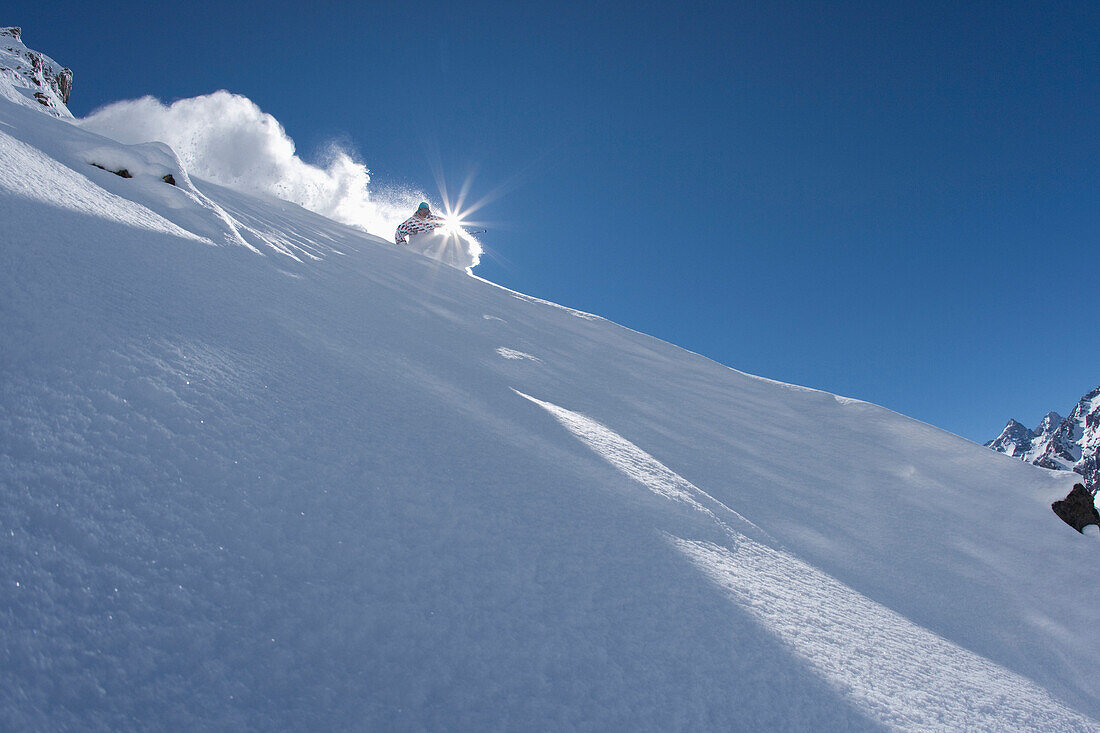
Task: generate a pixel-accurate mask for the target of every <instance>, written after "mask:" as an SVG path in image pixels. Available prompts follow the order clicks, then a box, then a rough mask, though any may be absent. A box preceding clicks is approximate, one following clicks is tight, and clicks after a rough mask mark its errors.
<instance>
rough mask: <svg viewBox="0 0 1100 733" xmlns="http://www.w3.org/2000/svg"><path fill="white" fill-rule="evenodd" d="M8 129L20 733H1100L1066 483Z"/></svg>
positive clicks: (0, 356) (160, 163)
mask: <svg viewBox="0 0 1100 733" xmlns="http://www.w3.org/2000/svg"><path fill="white" fill-rule="evenodd" d="M21 105H22V103H20V104H15V103H12V102H11V101H9V99H8V98H7V97H5V98H2V99H0V639H3V643H2V644H0V730H81V731H84V730H92V731H97V730H487V729H493V730H501V729H507V730H632V731H633V730H638V731H646V730H662V731H663V730H859V731H863V730H867V731H871V730H874V731H878V730H883V729H897V730H1026V729H1033V730H1058V731H1098V730H1100V723H1098V722H1097V719H1098V718H1100V678H1098V677H1097V675H1096V674H1095V664H1096V660H1097V659H1098V658H1100V637H1098V635H1096V634H1092V633H1087V631H1088V630H1092V629H1095V628H1097V627H1098V626H1100V587H1098V586H1097V584H1095V583H1089V582H1082V575H1081V570H1080V569H1081V568H1083V567H1087V566H1088V564H1089V563H1091V562H1093V560H1094V558H1095V543H1094V542H1091V541H1089V540H1086V539H1083V538H1082V537H1080V536H1079V535H1076V534H1074V533H1072V532H1057V531H1052V529H1053V528H1054V527H1055V526H1058V527H1061V526H1062V525H1061V523H1060V521H1059V520H1058V519H1057V518H1056V517H1055V516H1054V515H1053V514H1052V513H1051V511H1050V510H1049V508H1048V504H1049V502H1050V501H1052V500H1053V499H1055V498H1060V497H1062V496H1064V495H1065V494H1066V493H1067V491H1068V490H1069V488H1070V484H1071V483H1072V480H1071V476H1069V475H1066V474H1063V473H1056V472H1050V471H1044V470H1041V469H1039V468H1036V467H1034V466H1031V465H1028V464H1026V463H1023V462H1020V461H1008V460H1004V459H1003V458H1002V457H1001V456H997V455H995V454H994V453H993V452H991V451H989V450H987V449H985V448H982V447H981V446H977V445H974V444H973V443H971V442H970V441H967V440H963V439H962V438H959V437H957V436H954V435H950V434H948V433H946V432H944V431H941V430H938V429H936V428H934V427H932V426H929V425H927V424H924V423H921V422H918V421H915V420H912V419H909V418H906V417H904V416H902V415H898V414H897V413H894V412H891V411H890V410H886V409H884V408H881V407H877V406H875V405H871V404H868V403H866V402H862V401H859V400H853V399H848V398H843V397H838V396H835V395H831V394H827V393H824V392H820V391H817V390H813V389H809V388H805V387H796V386H793V385H787V384H782V383H778V382H775V381H772V380H769V379H764V378H759V377H754V376H752V375H748V374H745V373H742V372H738V371H736V370H733V369H730V368H727V367H725V366H722V365H720V364H717V363H715V362H713V361H710V360H708V359H706V358H703V357H701V356H699V355H696V354H692V353H689V352H686V351H684V350H682V349H679V348H677V347H675V346H673V345H671V344H668V343H665V342H662V341H659V340H657V339H654V338H651V337H648V336H646V335H644V334H640V333H637V332H634V331H631V330H629V329H625V328H622V327H620V326H618V325H616V324H614V323H611V322H609V321H607V320H604V319H602V318H599V317H596V316H593V315H590V314H586V313H581V312H579V311H576V310H573V309H570V308H566V307H562V306H558V305H555V304H552V303H547V302H545V301H541V300H538V299H535V298H531V297H529V296H525V295H522V294H519V293H515V292H513V291H510V290H507V289H505V288H501V287H498V286H495V285H493V284H491V283H488V282H485V281H483V280H480V279H478V278H474V277H469V276H468V275H466V274H464V273H462V272H460V271H459V270H456V269H453V268H451V267H446V266H442V265H440V263H439V262H437V261H435V260H431V259H428V258H425V257H421V256H419V255H418V254H417V253H414V252H410V251H408V250H406V249H404V248H400V249H399V248H396V247H394V246H392V244H390V243H388V242H386V241H382V240H380V239H377V238H373V237H370V236H369V235H366V234H364V233H363V232H362V231H361V230H358V229H355V228H352V227H350V226H345V225H341V224H338V223H336V222H334V221H332V220H330V219H326V218H324V217H322V216H320V215H317V214H315V213H311V212H309V211H306V210H305V209H303V208H300V207H298V206H295V205H293V204H289V203H286V202H285V201H280V200H278V199H275V198H272V197H267V196H260V197H257V196H254V195H249V194H245V193H242V192H240V191H238V190H234V189H231V188H226V187H222V186H217V185H213V184H210V183H209V182H207V181H204V180H201V179H199V178H191V177H189V176H187V171H186V170H184V167H183V166H181V165H179V164H178V157H177V156H175V154H174V153H173V152H172V151H171V149H170V148H167V147H162V146H155V145H153V146H149V145H133V146H128V145H122V144H120V143H117V142H112V141H111V140H108V139H106V138H104V137H100V136H98V135H96V134H94V133H92V132H91V131H89V130H86V129H81V128H79V127H77V126H74V125H71V124H69V123H68V122H65V121H63V120H59V119H53V118H51V117H49V116H47V115H43V114H40V113H39V112H36V111H33V110H30V109H27V108H26V107H25V106H21ZM99 166H102V168H101V167H99ZM123 169H125V170H126V171H127V172H128V173H129V174H130V175H131V176H132V177H131V178H123V177H121V176H120V175H116V173H114V172H112V171H121V170H123ZM165 171H169V172H170V173H171V174H172V175H173V176H174V177H175V179H176V182H177V185H175V186H173V185H170V184H168V183H166V182H165V181H164V180H163V175H167V174H166V173H165ZM234 232H235V233H236V235H234ZM214 245H216V246H214ZM1089 414H1091V412H1090V413H1089ZM1085 422H1086V425H1088V424H1092V423H1089V421H1088V419H1087V418H1086V421H1085ZM975 518H978V519H977V520H976V519H975ZM1082 630H1084V632H1086V633H1083V631H1082Z"/></svg>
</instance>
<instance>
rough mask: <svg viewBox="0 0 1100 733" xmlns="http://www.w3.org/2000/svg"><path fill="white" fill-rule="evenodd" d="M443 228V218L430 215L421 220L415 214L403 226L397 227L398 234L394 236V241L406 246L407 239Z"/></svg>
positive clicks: (402, 223)
mask: <svg viewBox="0 0 1100 733" xmlns="http://www.w3.org/2000/svg"><path fill="white" fill-rule="evenodd" d="M441 226H443V217H441V216H436V215H435V214H428V215H427V216H425V217H423V218H421V217H419V216H417V215H416V214H413V215H412V216H410V217H409V218H408V219H406V220H405V221H403V222H401V226H399V227H397V233H396V234H395V235H394V237H393V241H394V242H396V243H397V244H404V240H405V237H411V236H412V235H414V234H420V233H421V232H430V231H432V230H433V229H436V228H438V227H441Z"/></svg>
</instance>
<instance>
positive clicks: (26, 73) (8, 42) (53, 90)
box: [0, 26, 73, 119]
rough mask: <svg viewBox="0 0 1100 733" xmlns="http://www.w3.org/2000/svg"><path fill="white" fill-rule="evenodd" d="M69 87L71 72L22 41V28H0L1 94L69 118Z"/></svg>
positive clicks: (20, 102) (71, 77) (70, 116)
mask: <svg viewBox="0 0 1100 733" xmlns="http://www.w3.org/2000/svg"><path fill="white" fill-rule="evenodd" d="M72 87H73V72H72V71H71V70H70V69H67V68H65V67H63V66H61V65H60V64H59V63H57V62H56V61H54V60H53V59H51V58H50V57H49V56H46V55H45V54H43V53H40V52H38V51H32V50H30V49H29V48H27V47H26V46H25V45H23V33H22V29H21V28H18V27H15V26H10V27H6V28H0V96H3V97H5V98H7V99H10V100H11V101H13V102H18V103H19V104H23V105H26V106H28V107H34V108H36V109H40V110H43V111H45V112H47V113H48V114H52V115H54V116H55V117H61V118H66V119H72V116H73V115H72V113H71V112H69V108H68V107H67V106H66V105H67V104H68V102H69V93H70V92H71V91H72Z"/></svg>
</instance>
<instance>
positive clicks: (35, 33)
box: [0, 1, 1100, 440]
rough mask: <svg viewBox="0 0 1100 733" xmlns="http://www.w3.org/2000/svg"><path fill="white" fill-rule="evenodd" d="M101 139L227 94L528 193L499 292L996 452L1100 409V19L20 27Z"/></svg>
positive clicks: (311, 139)
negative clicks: (1051, 420)
mask: <svg viewBox="0 0 1100 733" xmlns="http://www.w3.org/2000/svg"><path fill="white" fill-rule="evenodd" d="M5 8H6V10H7V12H6V13H5V14H4V16H3V17H0V24H5V25H7V24H10V25H21V26H23V28H24V40H25V41H26V43H27V45H28V46H30V47H31V48H35V49H38V50H41V51H44V52H45V53H47V54H49V55H50V56H52V57H54V58H55V59H57V60H58V61H59V62H61V63H63V64H65V65H67V66H70V67H72V68H73V70H74V72H75V79H74V92H73V98H72V100H71V103H70V107H71V108H72V109H73V112H74V113H75V114H77V115H84V114H87V113H88V112H90V111H92V110H93V109H94V108H96V107H98V106H100V105H102V104H106V103H108V102H112V101H116V100H119V99H126V98H133V97H138V96H141V95H145V94H151V95H153V96H156V97H158V98H160V99H162V100H165V101H171V100H173V99H177V98H181V97H189V96H194V95H198V94H205V93H208V92H211V91H214V90H217V89H223V88H224V89H228V90H230V91H233V92H237V93H240V94H243V95H245V96H247V97H249V98H251V99H252V100H253V101H255V102H256V103H257V104H259V105H260V107H262V108H263V109H264V111H266V112H269V113H271V114H273V115H274V116H275V117H276V118H278V119H279V120H280V122H281V123H282V124H283V125H284V127H285V128H286V130H287V132H288V134H289V135H290V136H291V137H293V138H294V140H295V141H296V143H297V144H298V148H299V151H300V152H301V154H302V155H303V156H304V157H305V158H306V159H310V157H311V156H313V155H319V154H320V151H322V150H323V149H324V148H325V147H326V146H327V145H328V144H329V143H330V142H332V141H333V140H335V141H338V142H341V143H342V144H344V145H346V146H348V147H350V148H352V149H354V150H355V151H356V153H357V155H358V156H359V157H360V158H361V159H362V160H363V161H364V162H365V163H366V164H367V165H368V166H369V167H370V168H371V170H372V172H373V176H374V182H375V183H376V184H380V185H383V186H384V185H387V184H398V185H412V186H417V187H422V188H424V189H426V190H434V189H435V184H434V178H433V174H432V166H431V162H430V158H431V157H432V156H433V155H435V153H431V152H430V151H437V152H438V156H439V159H440V161H441V163H442V167H443V170H444V171H445V173H446V175H447V178H448V180H449V181H450V182H451V184H452V186H455V187H457V186H458V185H459V184H460V183H461V182H462V180H463V179H464V177H465V176H466V175H467V174H468V173H469V172H471V171H474V170H476V172H477V176H476V178H475V179H474V182H473V196H474V197H477V196H479V195H484V194H488V193H490V192H491V191H493V190H495V189H497V188H500V187H504V188H505V190H506V193H504V194H503V195H501V196H500V197H498V198H496V199H494V200H493V201H492V202H490V203H489V204H487V205H486V206H485V207H484V208H483V209H482V211H480V212H478V217H477V218H479V219H486V220H489V221H491V222H492V223H493V226H492V231H491V232H490V233H489V234H487V235H486V236H485V237H484V241H485V243H486V245H487V246H488V247H489V248H491V250H492V257H490V258H489V259H488V260H487V261H485V262H484V264H483V265H482V266H481V267H480V268H479V269H478V271H477V272H478V274H479V275H481V276H482V277H485V278H487V279H490V280H493V281H495V282H499V283H501V284H503V285H506V286H509V287H512V288H515V289H517V290H521V291H523V292H527V293H530V294H532V295H536V296H539V297H543V298H547V299H550V300H553V301H556V302H560V303H563V304H566V305H570V306H573V307H577V308H581V309H583V310H588V311H592V312H594V313H598V314H600V315H603V316H606V317H608V318H611V319H612V320H615V321H618V322H619V323H622V324H624V325H627V326H629V327H631V328H634V329H637V330H640V331H644V332H646V333H650V334H653V335H654V336H657V337H659V338H662V339H665V340H668V341H671V342H674V343H676V344H678V345H680V346H683V347H685V348H688V349H691V350H693V351H697V352H699V353H702V354H705V355H707V356H709V357H711V358H714V359H716V360H718V361H721V362H723V363H725V364H729V365H730V366H733V367H735V368H738V369H742V370H744V371H748V372H752V373H755V374H761V375H764V376H767V377H771V378H774V379H779V380H783V381H789V382H796V383H799V384H804V385H808V386H812V387H818V388H821V389H826V390H829V391H831V392H837V393H841V394H845V395H850V396H854V397H859V398H862V399H866V400H870V401H872V402H876V403H879V404H882V405H885V406H887V407H890V408H892V409H895V410H897V411H899V412H902V413H905V414H908V415H911V416H913V417H916V418H918V419H921V420H925V421H927V422H930V423H932V424H935V425H938V426H940V427H943V428H946V429H948V430H951V431H952V432H956V433H959V434H961V435H964V436H966V437H969V438H972V439H975V440H985V439H988V438H992V437H994V436H995V435H996V434H997V432H998V431H999V430H1000V428H1001V427H1002V425H1003V423H1004V421H1005V420H1006V419H1007V418H1009V417H1016V418H1018V419H1020V420H1022V421H1023V422H1025V423H1030V424H1034V423H1036V422H1038V420H1039V419H1040V418H1041V417H1042V415H1043V414H1044V413H1045V412H1046V411H1047V410H1049V409H1055V410H1058V411H1060V412H1063V413H1064V412H1065V411H1067V410H1068V409H1070V408H1071V407H1072V405H1073V404H1074V402H1075V401H1076V399H1077V398H1079V397H1080V396H1081V395H1083V394H1084V393H1085V392H1086V391H1088V390H1089V389H1091V388H1092V387H1095V386H1096V385H1097V384H1100V368H1097V367H1098V365H1100V339H1098V338H1097V335H1096V334H1097V330H1098V329H1097V326H1096V319H1097V314H1098V313H1100V276H1098V272H1097V267H1096V265H1097V259H1098V257H1097V253H1098V252H1100V247H1098V246H1097V245H1098V241H1097V239H1098V235H1097V233H1098V232H1100V190H1098V185H1100V136H1098V135H1097V134H1096V130H1097V128H1096V120H1097V119H1100V67H1098V66H1097V65H1096V64H1095V62H1094V59H1095V58H1097V57H1100V6H1098V5H1097V4H1096V3H1094V2H1091V3H1090V2H1080V3H1074V2H1063V3H1058V4H1053V3H1050V4H1040V3H1012V2H1001V3H936V2H932V3H921V4H912V3H872V2H867V3H855V2H852V3H813V2H783V3H696V4H689V5H679V4H673V3H652V2H649V3H646V2H642V3H635V4H630V5H629V6H627V5H625V4H624V5H620V4H609V3H608V4H601V3H576V4H572V3H565V4H558V5H554V4H526V3H453V2H452V3H438V4H437V3H432V2H419V3H407V4H381V3H331V2H321V3H312V4H302V3H282V2H277V1H276V2H270V3H264V4H254V5H246V4H234V3H205V2H191V3H187V4H182V3H178V4H171V6H160V5H158V4H152V3H123V2H119V3H66V2H54V3H41V2H35V3H30V2H20V1H16V2H10V1H9V2H8V3H5Z"/></svg>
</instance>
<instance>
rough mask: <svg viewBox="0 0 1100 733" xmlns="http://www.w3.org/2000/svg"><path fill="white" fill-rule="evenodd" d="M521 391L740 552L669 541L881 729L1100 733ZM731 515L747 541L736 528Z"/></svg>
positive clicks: (1021, 680) (633, 450)
mask: <svg viewBox="0 0 1100 733" xmlns="http://www.w3.org/2000/svg"><path fill="white" fill-rule="evenodd" d="M513 391H515V392H516V394H518V395H520V396H521V397H523V398H524V399H527V400H530V401H531V402H533V403H535V404H536V405H538V406H540V407H542V408H543V409H544V410H546V411H547V412H548V413H550V415H552V416H553V417H554V418H555V419H556V420H557V421H558V422H559V423H560V424H561V425H562V426H563V427H564V428H565V429H566V430H568V431H569V432H570V433H572V434H573V435H574V436H575V437H577V438H578V439H579V440H580V441H581V442H582V443H584V444H585V445H586V446H588V447H589V448H590V449H591V450H592V451H593V452H595V453H596V454H597V455H599V456H600V457H601V458H603V459H604V460H606V461H607V462H608V463H610V464H611V465H612V466H614V467H615V468H616V469H618V470H619V471H621V472H622V473H624V474H626V475H627V476H629V477H630V478H632V479H634V480H635V481H637V482H638V483H640V484H642V485H643V486H645V487H646V488H647V489H649V490H650V491H652V492H653V493H654V494H656V495H658V496H661V497H664V498H666V499H669V500H671V501H674V502H678V503H681V504H685V505H687V506H689V507H691V508H692V509H694V510H696V511H699V512H702V513H704V514H706V515H707V516H709V517H711V518H712V519H713V520H714V521H716V522H717V523H718V524H719V525H721V526H722V528H723V529H725V531H726V532H727V533H728V535H729V538H730V543H729V544H730V545H731V546H732V548H733V549H731V548H730V547H723V546H721V545H717V544H714V543H711V542H700V541H693V540H686V539H682V538H680V537H676V536H674V535H671V534H667V533H666V535H665V536H666V537H667V538H668V540H669V542H670V543H671V544H672V545H673V546H674V547H675V548H676V549H677V550H679V551H680V552H681V553H683V554H684V555H685V556H686V557H687V558H688V559H689V560H690V561H691V562H692V564H693V565H694V566H695V567H696V568H698V569H699V570H700V571H701V572H702V573H703V574H704V575H705V576H706V577H707V578H708V579H709V580H710V581H711V582H713V583H714V584H715V585H717V586H718V587H720V588H722V589H723V590H724V591H725V592H726V593H727V594H728V597H729V599H730V600H731V601H733V602H734V603H735V604H736V605H737V606H739V607H740V608H742V609H744V610H746V611H748V613H749V614H750V615H751V616H752V617H753V618H755V619H756V620H757V621H758V622H759V623H760V624H761V625H762V626H764V627H765V628H767V629H768V630H769V632H771V633H772V634H774V635H775V636H776V637H777V638H779V639H780V640H781V641H782V642H783V643H784V644H785V645H786V646H787V647H788V648H790V649H791V650H792V651H793V652H794V654H795V655H796V656H798V657H799V658H801V659H803V660H804V661H805V662H806V663H807V665H808V666H809V667H810V669H812V670H813V671H814V672H815V673H816V674H818V675H819V676H821V677H822V678H824V679H825V680H826V681H827V682H828V683H829V684H830V685H832V686H833V687H834V688H835V689H836V690H837V691H838V692H839V693H841V694H842V695H843V696H844V697H846V698H848V699H849V700H850V701H851V702H852V703H853V704H854V705H855V706H856V707H857V708H858V709H860V710H862V711H864V712H865V713H867V714H868V715H869V716H871V717H872V718H874V719H876V720H878V721H879V722H881V723H883V724H884V725H886V726H888V727H890V728H893V729H895V730H905V731H918V730H920V731H928V730H942V731H950V730H968V731H1002V730H1021V729H1035V730H1038V729H1042V730H1059V731H1100V724H1098V723H1097V722H1096V721H1094V720H1092V719H1091V718H1087V717H1085V716H1083V715H1081V714H1079V713H1077V712H1075V711H1073V710H1071V709H1070V708H1068V707H1066V706H1065V705H1063V704H1062V703H1060V702H1058V701H1057V700H1055V699H1054V698H1053V697H1051V695H1050V694H1049V693H1048V692H1047V691H1046V690H1044V689H1043V688H1041V687H1039V686H1038V685H1036V684H1035V683H1034V682H1032V681H1031V680H1029V679H1027V678H1025V677H1023V676H1021V675H1018V674H1016V673H1014V672H1012V671H1010V670H1008V669H1006V668H1004V667H1002V666H1000V665H998V664H995V663H993V662H991V661H990V660H988V659H986V658H985V657H982V656H980V655H978V654H975V653H973V652H970V651H968V650H967V649H964V648H963V647H960V646H958V645H957V644H954V643H952V642H950V641H948V640H946V639H944V638H943V637H941V636H939V635H938V634H936V633H934V632H932V631H929V630H928V629H925V628H923V627H921V626H918V625H917V624H914V623H912V622H911V621H909V620H908V619H906V618H904V617H903V616H901V615H899V614H897V613H895V612H893V611H891V610H890V609H888V608H886V607H885V606H882V605H881V604H879V603H876V602H874V601H872V600H871V599H869V598H867V597H866V596H863V595H862V594H860V593H858V592H857V591H855V590H853V589H852V588H849V587H848V586H846V585H844V584H843V583H841V582H839V581H837V580H836V579H835V578H833V577H832V576H830V575H827V574H826V573H823V572H821V571H820V570H818V569H816V568H814V567H813V566H811V565H808V564H807V563H805V562H803V561H801V560H799V559H798V558H796V557H794V556H793V555H791V554H789V553H787V552H785V551H783V550H781V549H776V548H774V547H770V546H769V545H768V544H764V543H763V542H760V541H756V540H755V539H753V538H751V537H749V536H747V534H748V533H751V534H753V535H755V536H756V537H757V539H762V540H764V542H768V543H769V544H774V540H772V539H771V538H770V537H768V536H767V533H765V532H764V531H763V530H762V529H760V528H759V527H757V526H756V525H755V524H753V523H752V522H750V521H749V520H748V519H746V518H744V517H743V516H741V515H740V514H738V513H737V512H735V511H734V510H732V509H730V508H729V507H727V506H726V505H725V504H723V503H722V502H720V501H718V500H717V499H714V498H713V497H711V496H710V495H709V494H707V493H706V492H705V491H703V490H702V489H700V488H698V487H697V486H695V485H694V484H692V483H691V482H690V481H688V480H687V479H685V478H683V477H682V476H680V475H679V474H677V473H676V472H675V471H672V470H671V469H669V468H668V467H667V466H665V465H664V464H662V463H661V462H660V461H658V460H657V459H656V458H654V457H653V456H651V455H649V454H648V453H646V452H645V451H644V450H642V449H641V448H639V447H638V446H636V445H635V444H633V443H631V442H630V441H629V440H627V439H626V438H623V437H622V436H621V435H619V434H618V433H616V432H614V431H613V430H611V429H610V428H608V427H606V426H604V425H602V424H600V423H598V422H596V421H595V420H592V419H591V418H589V417H586V416H584V415H582V414H580V413H577V412H573V411H571V410H567V409H565V408H563V407H559V406H558V405H555V404H553V403H550V402H545V401H542V400H539V399H537V398H535V397H531V396H530V395H527V394H524V393H522V392H519V391H518V390H513ZM730 518H732V519H733V520H734V521H733V522H732V523H733V524H737V525H738V526H741V527H745V528H747V529H748V530H749V532H748V533H743V532H738V531H737V530H735V529H733V528H732V527H731V526H730V525H731V522H730V521H729V520H730ZM723 519H725V520H726V521H723ZM913 660H917V661H915V662H914V661H913Z"/></svg>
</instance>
